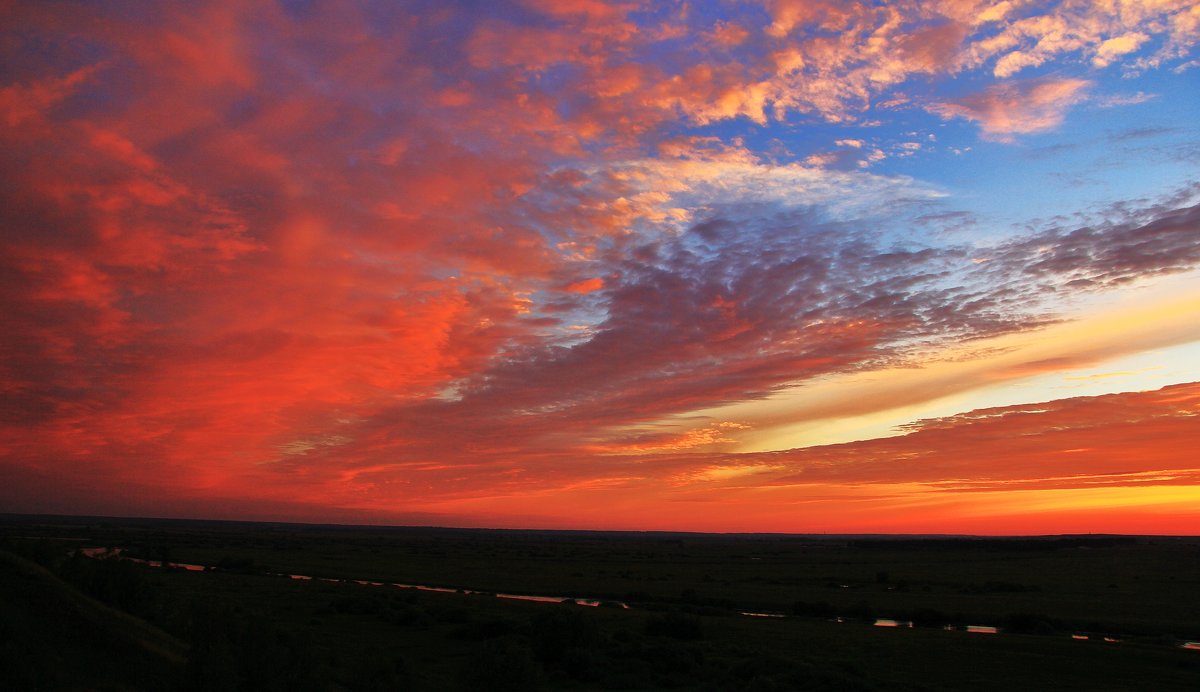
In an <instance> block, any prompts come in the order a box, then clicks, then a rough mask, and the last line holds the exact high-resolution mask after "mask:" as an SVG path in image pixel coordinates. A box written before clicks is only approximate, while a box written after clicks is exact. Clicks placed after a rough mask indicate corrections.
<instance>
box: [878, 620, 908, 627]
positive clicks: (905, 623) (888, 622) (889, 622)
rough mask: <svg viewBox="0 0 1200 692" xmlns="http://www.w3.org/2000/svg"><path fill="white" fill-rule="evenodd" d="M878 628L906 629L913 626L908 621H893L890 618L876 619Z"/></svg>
mask: <svg viewBox="0 0 1200 692" xmlns="http://www.w3.org/2000/svg"><path fill="white" fill-rule="evenodd" d="M875 626H876V627H906V628H911V627H912V626H913V624H912V623H911V622H909V621H908V620H892V619H890V618H876V619H875Z"/></svg>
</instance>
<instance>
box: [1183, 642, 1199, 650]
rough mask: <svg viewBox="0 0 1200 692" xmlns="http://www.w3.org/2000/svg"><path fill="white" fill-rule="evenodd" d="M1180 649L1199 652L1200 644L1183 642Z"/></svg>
mask: <svg viewBox="0 0 1200 692" xmlns="http://www.w3.org/2000/svg"><path fill="white" fill-rule="evenodd" d="M1180 648H1183V649H1192V650H1193V651H1200V642H1184V643H1183V646H1182V647H1180Z"/></svg>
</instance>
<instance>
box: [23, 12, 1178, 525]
mask: <svg viewBox="0 0 1200 692" xmlns="http://www.w3.org/2000/svg"><path fill="white" fill-rule="evenodd" d="M1198 44H1200V0H1110V1H1107V2H1106V1H1104V0H1095V1H1076V0H1064V1H1062V2H1031V1H1025V0H1002V1H1000V2H993V1H991V0H940V1H938V0H934V1H919V0H904V1H900V2H887V1H872V2H856V1H853V0H846V1H841V0H762V1H761V2H751V1H745V2H742V1H738V0H711V1H708V2H703V1H698V2H691V1H688V2H683V1H675V2H671V1H664V2H636V1H631V2H617V1H613V2H604V1H602V0H512V1H510V2H488V1H482V0H481V1H479V2H454V1H452V0H450V1H442V0H436V1H435V0H429V1H424V2H419V1H411V2H404V1H398V2H348V1H341V0H334V1H331V2H320V1H312V2H307V1H302V0H298V1H295V2H239V1H225V0H218V1H216V2H203V1H194V0H193V1H189V2H178V3H173V2H158V1H155V2H132V1H131V2H55V1H53V0H37V1H33V0H30V1H27V2H20V1H18V2H0V124H2V127H0V138H2V141H0V160H2V164H0V176H2V181H0V234H2V236H0V237H2V240H0V319H2V322H0V413H2V416H0V511H8V512H39V513H40V512H45V513H62V514H102V515H119V516H127V515H136V516H160V517H197V518H220V519H264V520H283V521H312V522H344V523H389V524H422V525H444V526H489V527H540V528H581V529H636V530H689V531H737V532H741V531H779V532H804V533H808V532H830V533H883V532H886V533H973V534H1053V533H1081V532H1120V533H1163V534H1200V45H1198Z"/></svg>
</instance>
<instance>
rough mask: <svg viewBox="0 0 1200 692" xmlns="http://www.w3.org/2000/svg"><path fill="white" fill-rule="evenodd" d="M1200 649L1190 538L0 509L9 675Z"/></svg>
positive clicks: (731, 678) (538, 679)
mask: <svg viewBox="0 0 1200 692" xmlns="http://www.w3.org/2000/svg"><path fill="white" fill-rule="evenodd" d="M99 546H104V547H120V548H123V549H125V553H124V555H125V556H128V557H134V558H140V559H144V560H155V561H162V560H164V559H165V560H166V561H167V563H168V564H170V563H176V564H180V563H187V564H195V565H205V566H210V567H211V568H210V569H207V570H205V571H188V570H185V569H183V568H178V567H175V568H172V567H167V568H163V567H161V566H157V567H155V566H150V565H148V564H141V563H136V562H133V561H130V560H126V559H94V558H90V557H85V556H83V555H82V554H80V552H79V550H78V549H80V548H86V547H99ZM291 574H295V575H305V576H312V577H315V578H314V579H311V580H301V579H291V578H288V577H287V576H281V575H291ZM354 580H361V581H364V582H380V583H383V584H391V583H397V582H399V583H405V584H421V585H429V586H438V587H448V588H451V589H455V590H462V591H481V592H485V593H483V594H465V593H454V592H451V593H442V592H431V591H421V590H415V589H402V588H397V587H395V586H389V585H382V586H376V585H371V584H361V583H356V582H355V581H354ZM494 594H531V595H557V596H562V597H564V598H566V597H575V598H580V599H597V600H599V601H601V602H602V605H601V607H584V606H582V605H575V604H572V603H569V602H567V603H536V602H523V601H514V600H511V599H506V598H498V597H494V596H493V595H494ZM623 605H628V606H629V607H628V608H623V607H622V606H623ZM605 606H607V607H605ZM744 613H759V614H771V615H783V616H785V617H753V616H748V615H745V614H744ZM877 618H890V619H894V620H900V621H904V622H906V623H907V622H911V623H912V624H913V626H912V627H900V628H885V627H875V626H873V624H874V623H875V622H876V619H877ZM838 620H841V622H838ZM947 625H949V626H956V627H959V628H962V627H965V626H967V625H981V626H990V627H996V628H998V629H999V630H1000V633H999V634H977V633H970V632H966V631H961V629H960V630H947V629H945V627H946V626H947ZM1080 637H1085V638H1086V639H1080ZM1111 640H1119V641H1111ZM1187 641H1200V540H1196V539H1177V538H1127V537H1071V538H1046V539H943V538H927V539H880V538H857V539H855V538H846V537H829V538H822V537H796V536H713V535H700V534H614V533H578V532H572V533H566V532H519V531H486V530H455V529H414V528H370V527H331V526H300V525H285V524H249V523H234V522H190V521H150V520H122V519H89V518H68V517H16V516H9V517H3V518H0V687H3V686H4V685H7V686H8V688H11V689H21V690H171V689H177V690H256V691H257V690H410V689H411V690H536V689H545V690H557V689H566V690H570V689H579V690H586V689H613V690H645V689H697V690H884V689H887V690H922V689H927V690H941V689H973V690H1008V689H1014V688H1024V689H1047V690H1050V689H1053V690H1148V689H1153V690H1194V689H1198V688H1200V687H1198V683H1200V651H1194V650H1185V649H1183V648H1181V644H1183V643H1184V642H1187Z"/></svg>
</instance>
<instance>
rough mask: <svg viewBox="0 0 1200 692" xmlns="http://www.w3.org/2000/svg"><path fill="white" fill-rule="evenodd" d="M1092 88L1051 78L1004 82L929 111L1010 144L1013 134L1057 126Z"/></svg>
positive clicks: (1085, 82) (1079, 83)
mask: <svg viewBox="0 0 1200 692" xmlns="http://www.w3.org/2000/svg"><path fill="white" fill-rule="evenodd" d="M1091 85H1092V83H1091V82H1089V81H1087V80H1083V79H1053V78H1046V79H1036V80H1027V81H1023V82H1012V83H1003V84H997V85H995V86H991V87H988V88H987V89H986V90H985V91H983V92H980V93H977V94H973V95H970V96H966V97H963V98H961V99H957V100H955V101H949V102H943V103H936V104H932V105H930V106H928V109H929V110H930V111H931V112H933V113H936V114H937V115H940V116H941V117H943V118H945V119H947V120H949V119H952V118H964V119H966V120H971V121H973V122H976V123H979V126H980V129H981V130H982V131H983V134H984V136H985V137H988V138H990V139H996V140H999V141H1012V139H1013V136H1014V135H1019V134H1031V133H1036V132H1043V131H1046V130H1051V129H1053V128H1055V127H1058V126H1059V125H1060V124H1062V121H1063V118H1064V117H1065V116H1066V112H1067V111H1068V110H1069V109H1070V108H1071V107H1072V106H1074V105H1076V104H1079V103H1081V102H1083V101H1085V100H1086V99H1087V98H1088V96H1087V91H1088V88H1089V87H1091Z"/></svg>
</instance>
